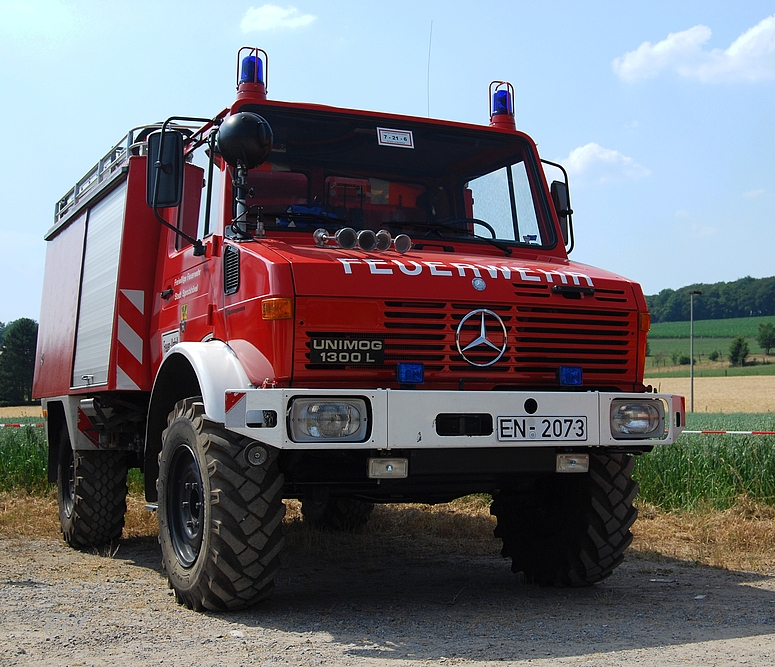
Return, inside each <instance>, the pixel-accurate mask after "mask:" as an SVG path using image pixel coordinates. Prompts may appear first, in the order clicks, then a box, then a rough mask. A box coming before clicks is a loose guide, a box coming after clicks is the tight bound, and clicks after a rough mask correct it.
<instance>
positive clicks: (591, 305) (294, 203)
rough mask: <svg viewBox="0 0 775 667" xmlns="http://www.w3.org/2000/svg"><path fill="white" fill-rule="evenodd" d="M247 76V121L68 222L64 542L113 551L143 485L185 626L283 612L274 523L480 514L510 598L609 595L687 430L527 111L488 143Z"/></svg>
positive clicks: (478, 132) (181, 144)
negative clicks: (478, 504)
mask: <svg viewBox="0 0 775 667" xmlns="http://www.w3.org/2000/svg"><path fill="white" fill-rule="evenodd" d="M243 56H244V57H243ZM238 62H239V63H240V67H239V71H238V76H239V83H238V93H237V99H236V102H235V103H234V104H233V105H232V106H231V107H229V108H228V109H226V110H224V111H222V112H221V113H220V114H218V115H217V116H216V117H215V118H213V119H209V120H207V119H192V118H182V117H178V118H171V119H170V120H169V121H167V123H165V124H164V127H163V128H160V127H159V126H148V127H143V128H139V129H134V130H132V131H130V132H129V133H128V134H127V136H126V137H125V138H124V140H123V141H122V142H121V143H119V144H118V145H117V146H115V147H114V148H113V149H112V150H111V151H110V152H109V153H108V155H106V156H105V158H103V159H102V160H101V161H100V162H99V164H98V165H97V166H95V167H94V168H93V169H92V170H91V171H90V172H89V174H87V176H86V177H85V178H84V179H82V180H81V181H79V183H78V184H77V185H76V186H75V187H74V188H73V189H72V190H71V191H70V192H69V193H67V195H66V196H65V197H64V198H63V199H62V200H61V201H60V202H59V203H58V204H57V206H56V215H55V223H54V226H53V227H52V228H51V229H50V230H49V232H48V233H47V235H46V240H47V241H48V252H47V258H46V273H45V284H44V294H43V302H42V312H41V323H40V334H39V343H38V351H37V358H38V364H37V372H36V376H35V395H36V396H37V397H39V398H41V399H43V407H44V410H45V414H46V430H47V437H48V442H49V471H50V473H49V474H50V477H51V480H52V481H56V482H57V483H58V487H59V491H58V499H59V514H60V520H61V524H62V531H63V533H64V537H65V539H66V540H67V542H68V543H69V544H70V545H72V546H73V547H87V546H93V545H98V544H101V543H106V542H109V541H111V540H114V539H116V538H118V537H119V536H120V534H121V530H122V526H123V521H124V512H125V495H126V474H127V469H128V468H131V467H140V468H141V469H142V470H143V471H144V473H145V485H146V489H145V490H146V496H147V501H148V503H149V504H157V505H158V516H159V526H160V542H161V548H162V554H163V562H164V567H165V569H166V572H167V575H168V577H169V581H170V584H171V586H172V587H173V588H174V589H175V591H176V595H177V599H178V600H179V601H180V602H182V603H185V604H187V605H188V606H190V607H193V608H196V609H203V608H204V609H234V608H239V607H244V606H248V605H252V604H254V603H256V602H257V601H259V600H260V599H262V598H264V597H265V596H266V595H267V594H268V593H269V591H270V590H271V588H272V586H273V578H274V575H275V573H276V570H277V568H278V563H279V556H280V552H281V549H282V546H283V537H282V525H281V524H282V517H283V515H284V511H285V507H284V505H283V502H282V501H283V499H284V498H298V499H301V500H302V511H303V515H304V518H305V520H308V521H311V522H314V523H315V524H318V525H321V526H327V527H332V528H341V529H354V528H358V527H360V526H362V525H363V524H364V523H365V522H366V521H367V520H368V517H369V514H370V512H371V509H372V507H373V503H382V502H393V501H400V502H414V501H416V502H425V503H438V502H446V501H449V500H452V499H454V498H457V497H460V496H463V495H466V494H471V493H489V494H492V496H493V503H492V512H493V514H494V515H495V516H496V517H497V521H498V524H497V528H496V530H495V534H496V536H497V537H499V538H501V539H502V540H503V555H504V556H506V557H510V558H511V559H512V563H513V566H512V569H513V570H514V571H515V572H523V573H524V574H525V576H526V577H527V578H528V579H530V580H534V581H536V582H538V583H540V584H555V585H569V586H576V585H584V584H591V583H595V582H597V581H599V580H601V579H603V578H604V577H606V576H608V575H609V574H610V573H611V572H612V570H613V569H614V568H615V567H616V566H617V565H618V564H619V563H620V562H621V560H622V556H623V552H624V550H625V549H626V547H627V546H628V544H629V542H630V540H631V535H630V531H629V529H630V526H631V525H632V523H633V521H634V520H635V516H636V510H635V509H634V508H633V507H632V501H633V498H634V496H635V494H636V491H637V484H636V483H635V482H634V481H633V480H632V479H631V475H630V473H631V471H632V467H633V460H634V459H633V455H637V454H640V453H643V452H647V451H649V450H651V449H652V447H653V446H654V445H659V444H668V443H672V442H674V441H675V439H676V438H677V436H678V435H679V433H680V431H681V429H682V427H683V415H684V404H683V399H682V398H681V397H677V396H670V395H660V394H654V393H649V389H650V388H646V387H644V385H643V382H642V379H643V369H644V364H645V357H646V335H647V332H648V329H649V315H648V313H647V309H646V303H645V301H644V298H643V294H642V292H641V289H640V287H639V286H638V285H637V284H635V283H633V282H630V281H628V280H626V279H624V278H621V277H619V276H616V275H612V274H610V273H606V272H603V271H600V270H598V269H595V268H592V267H589V266H584V265H580V264H575V263H573V262H570V261H569V260H568V256H567V250H568V249H569V247H570V246H572V239H573V231H572V226H571V224H570V215H569V214H570V210H569V200H568V193H567V182H566V181H565V179H563V181H561V182H554V183H552V187H551V188H549V187H548V186H547V181H546V178H545V176H544V171H543V169H542V164H541V161H540V159H539V157H538V154H537V151H536V147H535V145H534V143H533V141H532V140H531V139H530V138H529V137H528V136H527V135H525V134H523V133H521V132H518V131H517V130H516V128H515V124H514V116H513V111H512V99H513V98H512V95H513V90H512V88H511V86H510V85H509V84H505V83H497V82H496V83H494V84H493V85H491V87H490V93H491V100H492V111H491V115H490V123H489V126H476V125H470V124H463V123H456V122H449V121H441V120H433V119H426V118H413V117H408V116H400V115H387V114H380V113H374V112H369V111H355V110H349V109H339V108H331V107H324V106H318V105H313V104H302V103H286V102H276V101H271V100H268V99H267V97H266V89H265V85H264V81H265V76H264V73H265V72H266V55H265V54H264V53H263V52H262V51H260V50H258V49H245V50H242V51H241V53H240V56H239V58H238ZM558 173H559V172H558Z"/></svg>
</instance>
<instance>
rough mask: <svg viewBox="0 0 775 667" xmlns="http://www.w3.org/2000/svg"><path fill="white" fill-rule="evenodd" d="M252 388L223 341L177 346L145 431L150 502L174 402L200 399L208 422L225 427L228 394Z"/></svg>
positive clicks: (157, 386) (157, 383)
mask: <svg viewBox="0 0 775 667" xmlns="http://www.w3.org/2000/svg"><path fill="white" fill-rule="evenodd" d="M252 387H253V385H252V384H251V383H250V380H249V379H248V376H247V373H245V369H244V368H243V366H242V363H241V362H240V360H239V359H238V358H237V355H236V354H235V353H234V350H232V349H231V348H230V347H229V346H228V345H227V344H226V343H224V342H223V341H221V340H210V341H207V342H204V343H178V344H177V345H175V346H174V347H173V348H172V349H171V350H170V351H169V352H168V353H167V356H166V357H165V358H164V361H162V364H161V366H160V367H159V370H158V372H157V373H156V379H155V380H154V383H153V390H152V392H151V400H150V405H149V410H148V422H147V424H146V431H145V455H144V472H145V497H146V499H147V500H148V501H149V502H154V501H155V500H156V498H157V495H156V478H157V477H158V475H159V460H158V459H159V452H160V451H161V440H162V433H163V432H164V429H165V428H166V427H167V415H169V413H170V412H171V411H172V409H173V408H174V407H175V403H177V402H178V401H180V400H183V399H184V398H189V397H191V396H201V397H202V401H203V402H204V406H205V414H206V415H207V417H208V419H210V420H212V421H214V422H216V423H219V424H223V422H224V420H225V417H226V406H225V405H224V395H225V391H226V390H227V389H240V388H245V389H250V388H252Z"/></svg>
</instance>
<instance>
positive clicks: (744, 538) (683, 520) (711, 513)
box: [632, 497, 775, 573]
mask: <svg viewBox="0 0 775 667" xmlns="http://www.w3.org/2000/svg"><path fill="white" fill-rule="evenodd" d="M639 509H640V514H639V516H638V520H637V521H636V522H635V525H634V526H633V529H632V532H633V535H634V540H633V543H632V549H633V550H635V551H637V552H640V554H641V555H644V556H646V557H648V558H657V559H658V558H662V557H667V558H678V559H680V560H685V561H691V562H694V563H697V564H702V565H710V566H712V567H723V568H727V569H730V570H743V571H746V572H760V573H764V572H766V573H771V572H774V571H775V507H772V506H770V505H764V504H761V503H754V502H751V501H750V500H749V499H748V498H746V497H740V498H738V502H737V504H736V505H735V506H734V507H732V508H731V509H728V510H723V511H719V510H712V509H708V508H701V509H698V510H695V511H691V512H665V511H663V510H660V509H658V508H655V507H653V506H651V505H647V504H640V505H639Z"/></svg>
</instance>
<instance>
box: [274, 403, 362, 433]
mask: <svg viewBox="0 0 775 667" xmlns="http://www.w3.org/2000/svg"><path fill="white" fill-rule="evenodd" d="M288 417H289V430H290V434H291V440H293V441H294V442H320V441H322V440H344V441H347V442H363V441H364V440H365V439H366V436H367V432H368V426H369V420H368V412H367V408H366V401H365V400H363V399H360V398H342V399H333V398H330V399H323V398H297V399H296V400H294V401H293V403H291V408H290V411H289V415H288Z"/></svg>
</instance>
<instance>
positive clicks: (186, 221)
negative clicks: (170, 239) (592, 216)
mask: <svg viewBox="0 0 775 667" xmlns="http://www.w3.org/2000/svg"><path fill="white" fill-rule="evenodd" d="M202 183H203V174H202V168H201V167H198V166H197V165H195V164H186V165H185V167H184V170H183V198H182V199H181V201H180V206H179V207H178V229H179V230H181V231H182V232H185V233H186V234H188V235H189V236H192V237H194V236H196V235H197V221H198V220H199V213H200V210H201V206H200V203H201V202H200V199H201V196H202ZM189 245H191V242H190V241H187V240H186V239H185V238H183V237H182V236H177V237H176V239H175V249H176V250H180V249H181V248H185V247H187V246H189Z"/></svg>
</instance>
